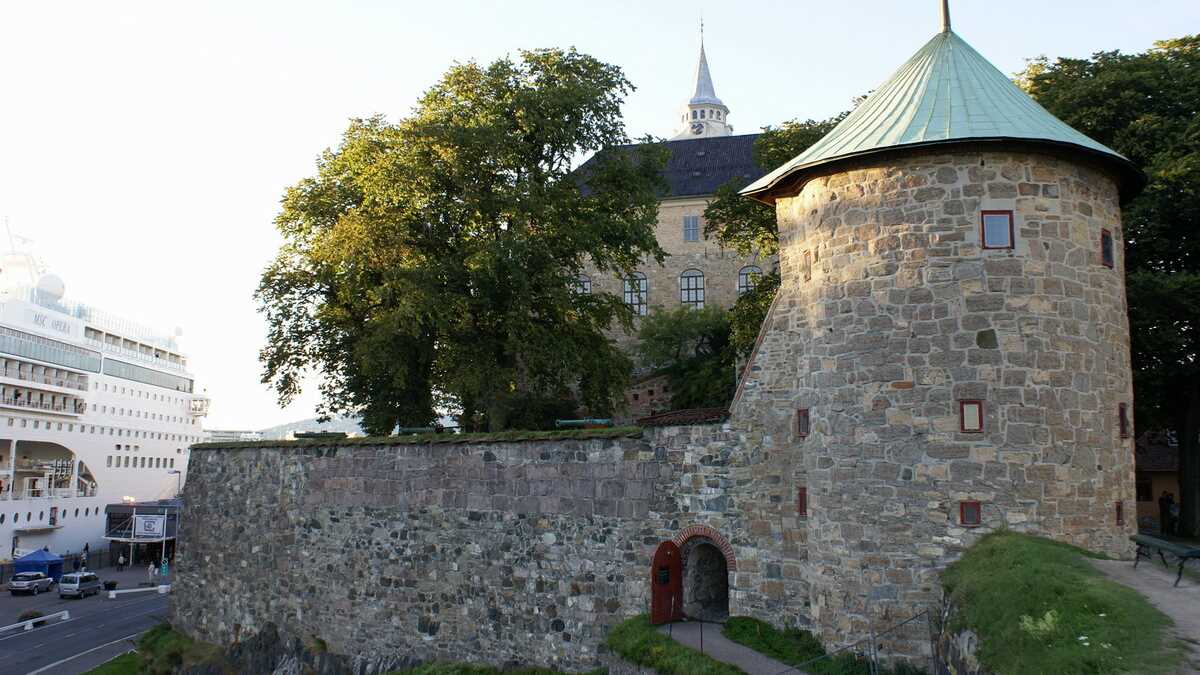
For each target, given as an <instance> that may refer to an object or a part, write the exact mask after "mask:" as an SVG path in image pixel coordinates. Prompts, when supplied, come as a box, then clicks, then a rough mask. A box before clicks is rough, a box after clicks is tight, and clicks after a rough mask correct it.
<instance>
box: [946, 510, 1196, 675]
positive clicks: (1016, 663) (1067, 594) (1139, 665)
mask: <svg viewBox="0 0 1200 675" xmlns="http://www.w3.org/2000/svg"><path fill="white" fill-rule="evenodd" d="M1088 555H1090V554H1088V553H1087V552H1086V551H1083V550H1081V549H1078V548H1075V547H1073V546H1068V545H1066V544H1060V543H1056V542H1052V541H1050V540H1048V539H1042V538H1038V537H1031V536H1028V535H1021V534H1016V533H1013V532H996V533H993V534H990V535H988V536H986V537H984V538H983V539H981V540H980V541H979V542H978V543H976V544H975V545H974V546H972V547H971V548H970V549H969V550H968V551H967V552H966V554H964V555H963V557H962V558H961V559H960V560H959V561H958V562H956V563H954V564H953V565H951V566H950V567H948V568H947V569H946V570H945V572H944V573H943V574H942V583H943V585H944V586H945V588H946V590H947V591H948V592H949V593H950V594H951V597H952V598H953V600H954V603H955V605H956V607H957V610H958V611H957V618H956V624H955V625H953V626H951V629H952V630H958V629H961V628H971V629H972V630H974V631H975V632H976V633H977V634H978V635H979V640H980V643H979V658H980V661H981V662H982V663H983V664H984V665H986V666H988V667H989V668H991V669H992V670H994V671H996V672H999V673H1004V674H1005V675H1008V674H1010V673H1119V672H1146V673H1165V672H1171V671H1172V670H1173V669H1174V667H1175V665H1176V664H1177V663H1178V662H1179V658H1180V655H1179V652H1178V650H1177V649H1175V648H1174V645H1173V644H1172V643H1171V642H1170V641H1169V638H1168V633H1167V628H1168V626H1169V625H1170V623H1171V621H1170V619H1169V618H1168V617H1167V616H1166V615H1164V614H1163V613H1162V612H1160V611H1158V610H1157V609H1155V608H1154V606H1153V605H1151V604H1150V602H1149V601H1148V600H1146V599H1145V598H1144V597H1142V596H1141V595H1140V594H1139V593H1137V591H1134V590H1133V589H1131V588H1128V587H1125V586H1122V585H1120V584H1117V583H1115V582H1112V581H1109V580H1108V579H1106V578H1104V577H1103V576H1102V575H1101V574H1100V573H1099V572H1098V571H1096V570H1095V569H1094V568H1093V567H1092V566H1091V565H1089V564H1088V562H1087V560H1086V559H1085V558H1086V557H1087V556H1088Z"/></svg>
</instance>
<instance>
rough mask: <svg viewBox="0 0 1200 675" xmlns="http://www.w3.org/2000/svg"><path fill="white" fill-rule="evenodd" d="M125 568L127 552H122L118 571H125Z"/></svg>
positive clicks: (118, 560) (118, 561)
mask: <svg viewBox="0 0 1200 675" xmlns="http://www.w3.org/2000/svg"><path fill="white" fill-rule="evenodd" d="M124 569H125V554H124V553H122V554H121V555H120V556H119V557H118V558H117V571H118V572H121V571H124Z"/></svg>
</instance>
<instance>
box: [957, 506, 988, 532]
mask: <svg viewBox="0 0 1200 675" xmlns="http://www.w3.org/2000/svg"><path fill="white" fill-rule="evenodd" d="M958 523H959V525H962V526H963V527H979V526H980V525H982V524H983V508H982V507H981V506H980V504H979V502H959V503H958Z"/></svg>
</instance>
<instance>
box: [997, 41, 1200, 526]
mask: <svg viewBox="0 0 1200 675" xmlns="http://www.w3.org/2000/svg"><path fill="white" fill-rule="evenodd" d="M1018 81H1019V82H1020V84H1021V85H1022V86H1023V87H1024V88H1025V89H1026V91H1028V92H1029V93H1030V94H1031V95H1032V96H1033V97H1034V98H1036V99H1037V100H1038V102H1039V103H1041V104H1042V105H1043V106H1045V107H1046V108H1047V109H1048V110H1050V112H1052V113H1054V114H1055V115H1057V116H1058V117H1060V118H1061V119H1063V120H1064V121H1066V122H1067V123H1068V124H1071V125H1072V126H1074V127H1075V128H1077V129H1079V130H1080V131H1083V132H1084V133H1086V134H1088V135H1089V136H1091V137H1092V138H1095V139H1096V140H1098V141H1100V142H1102V143H1105V144H1106V145H1108V146H1109V147H1112V148H1113V149H1115V150H1117V151H1118V152H1121V153H1122V154H1124V155H1125V156H1126V157H1129V158H1130V159H1131V160H1133V161H1134V162H1135V163H1136V164H1138V165H1139V166H1140V167H1141V168H1142V169H1143V170H1144V171H1145V172H1146V174H1147V176H1148V178H1149V184H1148V185H1147V187H1146V189H1145V190H1144V191H1143V193H1142V194H1141V195H1140V196H1139V197H1137V198H1136V199H1135V200H1133V201H1132V202H1130V203H1129V204H1127V205H1126V206H1125V209H1124V212H1123V219H1124V226H1125V254H1126V255H1125V266H1126V274H1127V287H1126V292H1127V294H1128V299H1129V321H1130V328H1131V332H1132V345H1131V347H1132V354H1133V368H1134V389H1135V394H1136V398H1137V406H1136V409H1135V410H1136V412H1135V414H1136V418H1135V421H1136V422H1137V423H1138V426H1139V427H1142V428H1148V427H1170V428H1173V429H1175V430H1176V431H1177V432H1178V438H1179V443H1180V483H1181V485H1180V488H1181V490H1180V492H1181V495H1180V497H1181V502H1182V504H1181V506H1182V510H1181V526H1182V529H1183V531H1185V532H1187V533H1190V534H1192V535H1200V36H1195V35H1192V36H1185V37H1182V38H1178V39H1174V40H1163V41H1160V42H1156V43H1155V44H1154V47H1153V48H1152V49H1150V50H1148V51H1146V52H1144V53H1140V54H1122V53H1120V52H1115V51H1113V52H1099V53H1097V54H1094V55H1093V56H1092V57H1091V58H1089V59H1064V58H1060V59H1057V60H1055V61H1050V60H1049V59H1046V58H1044V57H1043V58H1039V59H1036V60H1033V61H1031V62H1030V63H1029V65H1028V67H1027V68H1026V69H1025V71H1024V72H1023V73H1021V75H1020V77H1019V80H1018Z"/></svg>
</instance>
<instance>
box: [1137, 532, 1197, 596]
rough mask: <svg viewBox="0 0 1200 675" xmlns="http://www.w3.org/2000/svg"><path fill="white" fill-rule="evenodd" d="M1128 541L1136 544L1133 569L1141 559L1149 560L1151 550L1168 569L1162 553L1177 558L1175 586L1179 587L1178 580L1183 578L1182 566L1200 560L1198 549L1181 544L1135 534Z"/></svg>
mask: <svg viewBox="0 0 1200 675" xmlns="http://www.w3.org/2000/svg"><path fill="white" fill-rule="evenodd" d="M1129 539H1130V541H1132V542H1133V543H1135V544H1137V556H1136V557H1135V558H1134V559H1133V567H1134V569H1137V566H1138V562H1139V561H1141V559H1142V558H1146V559H1147V560H1149V559H1150V558H1151V557H1152V556H1151V555H1150V551H1151V550H1155V551H1158V557H1159V558H1160V559H1161V560H1162V564H1163V567H1168V568H1169V567H1170V565H1169V564H1167V557H1166V556H1165V555H1164V553H1170V554H1171V555H1173V556H1175V557H1176V558H1179V574H1177V575H1175V585H1176V586H1178V585H1179V580H1180V579H1182V578H1183V565H1184V563H1186V562H1187V561H1189V560H1200V548H1193V547H1190V546H1185V545H1183V544H1175V543H1172V542H1169V541H1167V540H1166V539H1159V538H1158V537H1151V536H1148V535H1145V534H1135V535H1133V536H1132V537H1130V538H1129Z"/></svg>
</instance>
